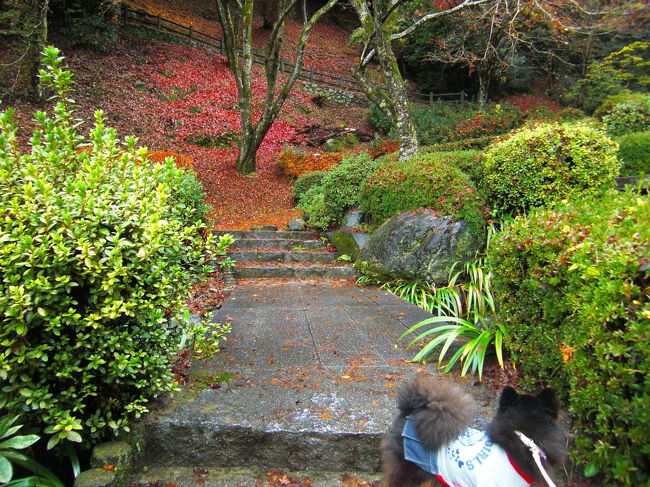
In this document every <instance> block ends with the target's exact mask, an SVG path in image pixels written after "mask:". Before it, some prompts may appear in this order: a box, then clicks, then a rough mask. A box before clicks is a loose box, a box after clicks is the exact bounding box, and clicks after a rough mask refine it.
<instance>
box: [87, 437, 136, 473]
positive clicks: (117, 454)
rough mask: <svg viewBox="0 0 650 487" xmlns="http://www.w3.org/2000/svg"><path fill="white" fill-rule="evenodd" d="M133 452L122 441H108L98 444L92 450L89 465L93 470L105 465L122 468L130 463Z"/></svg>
mask: <svg viewBox="0 0 650 487" xmlns="http://www.w3.org/2000/svg"><path fill="white" fill-rule="evenodd" d="M132 458H133V452H132V449H131V446H130V445H129V444H128V443H126V442H124V441H109V442H107V443H100V444H99V445H97V446H95V448H93V455H92V458H91V460H90V465H91V466H92V467H94V468H101V467H103V466H105V465H115V466H117V467H122V466H124V465H127V464H129V463H130V462H131V459H132Z"/></svg>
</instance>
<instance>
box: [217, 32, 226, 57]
mask: <svg viewBox="0 0 650 487" xmlns="http://www.w3.org/2000/svg"><path fill="white" fill-rule="evenodd" d="M225 52H226V48H225V47H224V45H223V37H221V38H220V39H219V54H221V55H222V56H223V55H224V53H225Z"/></svg>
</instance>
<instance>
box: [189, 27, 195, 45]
mask: <svg viewBox="0 0 650 487" xmlns="http://www.w3.org/2000/svg"><path fill="white" fill-rule="evenodd" d="M189 30H190V31H189V33H188V36H189V38H190V41H191V40H192V38H193V37H194V29H193V28H192V26H191V25H190V26H189Z"/></svg>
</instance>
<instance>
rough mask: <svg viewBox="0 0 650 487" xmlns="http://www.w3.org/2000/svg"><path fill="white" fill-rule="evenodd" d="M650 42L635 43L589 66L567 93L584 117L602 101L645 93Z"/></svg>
mask: <svg viewBox="0 0 650 487" xmlns="http://www.w3.org/2000/svg"><path fill="white" fill-rule="evenodd" d="M648 67H650V42H647V41H636V42H633V43H631V44H629V45H627V46H625V47H624V48H622V49H620V50H618V51H615V52H612V53H611V54H609V55H608V56H607V57H605V58H604V59H603V60H601V61H597V62H594V63H592V64H591V66H589V70H588V72H587V76H585V78H584V79H581V80H579V81H578V82H577V83H576V84H575V85H574V87H573V89H572V91H571V98H572V99H573V100H574V101H576V102H577V103H578V104H579V107H580V108H582V109H583V110H584V111H585V112H587V113H593V111H594V110H596V109H597V108H598V107H599V106H600V105H601V104H602V103H603V101H604V100H605V99H606V98H607V97H608V96H612V95H616V94H617V93H621V92H624V91H629V90H633V91H648V88H650V79H648Z"/></svg>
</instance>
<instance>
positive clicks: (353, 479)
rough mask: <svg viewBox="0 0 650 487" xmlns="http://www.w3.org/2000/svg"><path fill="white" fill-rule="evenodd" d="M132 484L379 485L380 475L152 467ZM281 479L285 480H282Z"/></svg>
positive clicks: (240, 486) (205, 486) (206, 486)
mask: <svg viewBox="0 0 650 487" xmlns="http://www.w3.org/2000/svg"><path fill="white" fill-rule="evenodd" d="M134 480H135V484H142V485H178V486H195V485H202V486H203V487H259V486H264V485H273V486H275V485H311V486H313V487H353V486H356V487H379V486H380V485H381V475H380V474H372V473H368V472H329V471H307V472H304V471H301V472H294V471H286V470H275V469H261V468H250V467H249V468H245V467H235V468H232V467H231V468H214V467H212V468H205V467H202V466H197V467H176V466H174V467H153V468H149V469H147V471H146V472H143V473H141V474H140V475H138V476H136V478H135V479H134ZM283 482H284V483H283Z"/></svg>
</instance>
